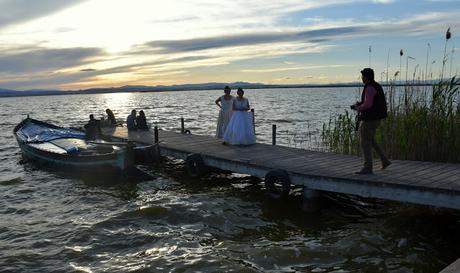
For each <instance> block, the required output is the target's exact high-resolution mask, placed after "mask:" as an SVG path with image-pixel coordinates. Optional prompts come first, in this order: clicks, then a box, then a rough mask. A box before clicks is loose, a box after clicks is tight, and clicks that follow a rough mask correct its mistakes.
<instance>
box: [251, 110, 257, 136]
mask: <svg viewBox="0 0 460 273" xmlns="http://www.w3.org/2000/svg"><path fill="white" fill-rule="evenodd" d="M251 113H252V128H254V135H255V134H256V119H255V117H254V108H252V109H251Z"/></svg>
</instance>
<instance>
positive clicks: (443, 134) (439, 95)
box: [321, 30, 460, 163]
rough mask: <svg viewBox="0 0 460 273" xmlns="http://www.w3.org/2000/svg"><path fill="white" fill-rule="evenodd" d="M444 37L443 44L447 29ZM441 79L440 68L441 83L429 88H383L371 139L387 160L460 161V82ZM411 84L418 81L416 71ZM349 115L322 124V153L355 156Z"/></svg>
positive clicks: (356, 147)
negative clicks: (383, 105)
mask: <svg viewBox="0 0 460 273" xmlns="http://www.w3.org/2000/svg"><path fill="white" fill-rule="evenodd" d="M448 33H449V36H447V35H446V44H447V40H448V39H449V38H450V31H449V30H448ZM447 37H448V38H447ZM444 52H446V50H444ZM445 63H446V54H445V53H444V59H443V64H445ZM399 72H400V71H398V72H397V73H396V74H395V78H394V80H396V79H397V75H398V73H399ZM425 73H426V72H425ZM443 76H444V65H443V68H442V71H441V77H440V80H439V81H438V83H437V84H433V85H431V86H430V87H429V88H426V87H425V86H417V85H409V84H408V82H407V81H406V85H405V86H404V87H403V88H399V89H398V87H397V86H395V85H394V84H390V85H389V86H387V87H386V88H385V89H386V90H385V91H386V98H387V103H388V117H387V118H386V119H384V120H383V121H382V123H381V125H380V127H379V129H378V130H377V133H376V139H377V142H378V143H379V144H380V145H381V146H382V148H383V149H384V151H385V152H386V154H387V155H388V156H389V157H390V158H393V159H408V160H423V161H439V162H455V163H458V162H460V103H459V99H460V91H459V86H458V85H459V84H460V80H459V79H458V78H456V77H455V76H454V77H452V78H451V79H444V77H443ZM412 83H417V82H416V79H415V72H414V78H413V80H412ZM354 115H355V114H354V113H352V112H350V111H345V112H344V113H343V114H340V115H338V116H336V117H333V118H330V119H329V122H327V123H325V124H323V130H322V134H321V138H322V142H323V145H324V147H326V149H327V150H329V151H332V152H337V153H342V154H355V155H358V154H359V153H360V148H359V142H358V136H357V134H356V132H355V119H354Z"/></svg>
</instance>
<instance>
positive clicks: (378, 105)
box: [360, 81, 388, 120]
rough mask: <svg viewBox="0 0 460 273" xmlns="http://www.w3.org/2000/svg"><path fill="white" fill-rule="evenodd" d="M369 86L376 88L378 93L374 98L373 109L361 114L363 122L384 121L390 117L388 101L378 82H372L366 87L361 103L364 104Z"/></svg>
mask: <svg viewBox="0 0 460 273" xmlns="http://www.w3.org/2000/svg"><path fill="white" fill-rule="evenodd" d="M368 86H372V87H374V89H375V90H376V91H377V93H376V94H375V96H374V101H373V102H372V107H371V108H369V109H367V110H365V111H363V112H361V114H360V115H361V120H379V119H384V118H386V117H387V116H388V113H387V101H386V99H385V93H383V88H382V86H380V84H378V83H377V82H375V81H374V82H371V83H368V84H366V85H365V86H364V89H363V93H362V94H361V103H363V102H364V97H365V91H366V88H367V87H368Z"/></svg>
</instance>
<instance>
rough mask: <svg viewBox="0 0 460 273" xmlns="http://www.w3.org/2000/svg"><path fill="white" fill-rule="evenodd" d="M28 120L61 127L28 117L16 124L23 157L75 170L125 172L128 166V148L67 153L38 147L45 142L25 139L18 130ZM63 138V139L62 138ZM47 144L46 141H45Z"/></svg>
mask: <svg viewBox="0 0 460 273" xmlns="http://www.w3.org/2000/svg"><path fill="white" fill-rule="evenodd" d="M27 121H32V122H36V124H39V125H41V126H49V128H53V129H59V128H60V127H58V126H55V125H52V124H47V123H44V122H40V121H35V120H32V119H26V120H24V121H22V122H21V123H20V124H18V126H16V128H15V130H14V133H15V137H16V140H17V142H18V144H19V147H20V149H21V152H22V155H23V158H25V159H26V160H27V161H30V162H33V163H36V164H40V165H41V166H45V167H48V168H51V169H65V170H69V171H73V172H88V171H91V172H99V171H106V170H110V171H113V170H115V171H117V172H123V171H125V170H126V169H127V167H128V165H129V164H128V161H127V159H126V150H125V149H119V150H114V151H112V152H104V153H101V154H79V153H67V152H66V150H64V149H63V152H60V153H58V152H52V151H48V150H46V149H40V148H37V146H40V145H41V144H43V143H40V144H36V143H29V142H27V141H25V140H24V136H21V134H20V133H18V131H19V130H20V129H21V128H22V126H26V124H27V123H26V122H27ZM61 140H62V139H61ZM44 144H46V142H44Z"/></svg>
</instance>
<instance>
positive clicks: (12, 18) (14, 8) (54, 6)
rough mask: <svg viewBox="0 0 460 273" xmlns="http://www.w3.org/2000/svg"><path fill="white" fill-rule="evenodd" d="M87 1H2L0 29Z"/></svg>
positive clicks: (0, 4)
mask: <svg viewBox="0 0 460 273" xmlns="http://www.w3.org/2000/svg"><path fill="white" fill-rule="evenodd" d="M83 1H86V0H40V1H30V0H2V1H0V10H1V12H0V28H2V27H5V26H8V25H13V24H17V23H22V22H25V21H29V20H32V19H36V18H39V17H43V16H46V15H50V14H53V13H55V12H58V11H60V10H62V9H65V8H68V7H70V6H73V5H76V4H79V3H81V2H83Z"/></svg>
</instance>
